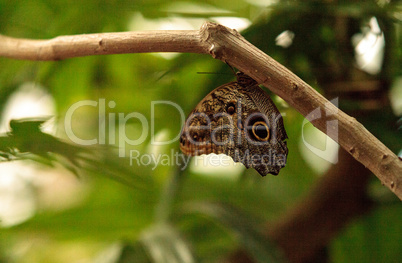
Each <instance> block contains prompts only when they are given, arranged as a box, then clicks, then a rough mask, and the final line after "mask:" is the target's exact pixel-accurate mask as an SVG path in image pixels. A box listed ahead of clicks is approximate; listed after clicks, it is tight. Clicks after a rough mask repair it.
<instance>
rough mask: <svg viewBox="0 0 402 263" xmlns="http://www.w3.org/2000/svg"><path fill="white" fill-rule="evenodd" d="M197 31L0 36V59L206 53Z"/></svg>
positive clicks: (57, 58)
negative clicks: (35, 37)
mask: <svg viewBox="0 0 402 263" xmlns="http://www.w3.org/2000/svg"><path fill="white" fill-rule="evenodd" d="M204 45H205V43H204V42H202V41H201V38H200V34H199V31H197V30H169V31H162V30H161V31H137V32H120V33H102V34H86V35H75V36H59V37H56V38H53V39H49V40H31V39H18V38H12V37H7V36H3V35H0V56H2V57H8V58H14V59H24V60H61V59H66V58H73V57H82V56H92V55H108V54H123V53H150V52H182V53H206V47H205V46H204Z"/></svg>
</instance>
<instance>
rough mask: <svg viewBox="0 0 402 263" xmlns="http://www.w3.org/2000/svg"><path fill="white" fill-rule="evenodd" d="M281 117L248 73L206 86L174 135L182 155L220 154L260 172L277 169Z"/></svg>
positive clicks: (282, 148) (281, 153)
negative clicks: (207, 90) (208, 89)
mask: <svg viewBox="0 0 402 263" xmlns="http://www.w3.org/2000/svg"><path fill="white" fill-rule="evenodd" d="M286 138H287V135H286V131H285V128H284V126H283V120H282V116H281V114H280V113H279V111H278V109H277V108H276V106H275V104H274V103H273V102H272V100H271V98H270V97H269V96H268V94H266V93H265V92H264V91H263V90H262V89H261V88H260V87H259V86H258V85H257V82H255V81H254V80H253V79H252V78H250V77H248V76H247V75H244V74H243V73H239V74H238V77H237V81H234V82H230V83H227V84H225V85H222V86H220V87H218V88H216V89H214V90H213V91H211V92H210V93H209V94H208V95H207V96H206V97H205V98H204V99H203V100H202V101H201V102H200V103H199V104H198V105H197V106H196V107H195V109H194V110H193V111H192V112H191V113H190V115H189V117H188V118H187V121H186V123H185V125H184V127H183V130H182V133H181V137H180V148H181V150H182V152H183V153H184V154H186V155H192V156H195V155H202V154H209V153H215V154H221V153H223V154H226V155H228V156H230V157H232V158H233V160H234V161H235V162H241V163H243V164H244V165H245V166H246V167H247V168H249V167H253V168H254V169H256V170H257V171H258V172H259V173H260V174H261V175H262V176H265V175H266V174H268V173H272V174H278V173H279V170H280V169H281V168H282V167H284V166H285V164H286V159H287V153H288V149H287V146H286V142H285V141H284V140H285V139H286Z"/></svg>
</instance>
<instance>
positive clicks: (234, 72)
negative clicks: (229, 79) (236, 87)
mask: <svg viewBox="0 0 402 263" xmlns="http://www.w3.org/2000/svg"><path fill="white" fill-rule="evenodd" d="M225 63H226V65H228V66H229V68H230V69H231V70H232V72H233V75H235V76H236V75H237V74H236V70H235V69H234V67H232V66H231V65H230V64H229V63H227V62H225Z"/></svg>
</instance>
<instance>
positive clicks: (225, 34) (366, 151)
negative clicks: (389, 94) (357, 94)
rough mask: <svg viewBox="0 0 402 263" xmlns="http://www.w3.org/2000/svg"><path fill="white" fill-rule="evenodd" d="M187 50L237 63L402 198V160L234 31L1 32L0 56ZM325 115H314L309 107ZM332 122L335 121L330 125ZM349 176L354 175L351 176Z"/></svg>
mask: <svg viewBox="0 0 402 263" xmlns="http://www.w3.org/2000/svg"><path fill="white" fill-rule="evenodd" d="M144 52H189V53H204V54H211V55H212V56H213V57H214V58H217V59H220V60H222V61H224V62H227V63H229V64H230V65H232V66H234V67H236V68H238V69H239V70H241V71H243V72H244V73H246V74H248V75H249V76H251V77H253V78H254V79H255V80H257V81H258V82H259V83H261V84H263V85H264V86H266V87H267V88H269V89H270V90H272V91H273V92H274V93H276V94H277V95H279V96H280V97H282V98H283V99H284V100H285V101H286V102H288V103H289V104H290V105H291V106H293V107H294V108H295V109H297V110H298V111H299V112H300V113H301V114H303V115H304V116H306V118H307V119H309V120H311V122H312V124H313V125H314V126H315V127H317V128H318V129H319V130H321V131H322V132H324V133H326V134H327V135H328V136H329V137H331V138H332V139H334V140H335V141H337V142H338V143H339V144H340V145H341V146H342V147H343V148H344V149H345V150H346V151H348V152H349V153H350V154H351V155H352V156H353V157H354V158H355V159H356V160H358V161H359V162H361V163H362V164H363V165H364V166H366V167H367V168H368V169H370V170H371V171H372V172H373V173H374V174H375V175H376V176H377V177H378V178H379V179H380V180H381V182H382V184H384V185H386V186H387V187H388V188H389V189H390V190H391V191H392V192H394V193H395V194H396V195H397V196H398V197H399V198H400V199H401V200H402V161H401V160H400V159H399V158H398V157H397V156H396V155H395V154H394V153H393V152H392V151H391V150H389V149H388V148H387V147H386V146H385V145H384V144H383V143H381V142H380V141H379V140H378V139H377V138H375V137H374V136H373V135H372V134H371V133H370V132H369V131H368V130H367V129H366V128H364V126H363V125H362V124H360V123H359V122H358V121H356V119H355V118H353V117H350V116H349V115H347V114H345V113H344V112H342V111H341V110H339V109H338V108H337V107H336V106H334V105H333V104H332V103H330V102H329V101H328V100H327V99H325V98H324V97H323V96H322V95H320V94H319V93H318V92H317V91H315V90H314V89H313V88H312V87H311V86H309V85H308V84H307V83H305V82H304V81H303V80H301V79H300V78H299V77H297V76H296V75H295V74H293V73H292V72H291V71H289V70H288V69H286V68H285V67H284V66H282V65H281V64H279V63H278V62H276V61H275V60H274V59H272V58H271V57H269V56H268V55H267V54H265V53H264V52H262V51H261V50H259V49H258V48H256V47H255V46H253V45H252V44H250V43H249V42H248V41H247V40H246V39H244V38H243V37H242V36H241V35H240V34H239V33H238V32H237V31H236V30H231V29H229V28H226V27H224V26H222V25H219V24H215V23H210V22H206V23H204V24H203V26H202V27H201V29H200V31H196V30H181V31H147V32H126V33H104V34H89V35H77V36H60V37H56V38H54V39H50V40H27V39H15V38H10V37H6V36H1V35H0V56H4V57H9V58H14V59H26V60H58V59H65V58H72V57H79V56H89V55H105V54H121V53H144ZM316 109H319V113H320V114H324V116H325V115H326V116H329V115H330V117H331V118H332V120H337V122H332V124H331V125H328V127H327V122H326V120H325V118H318V119H316V120H313V118H314V117H315V116H309V114H310V113H311V112H313V111H314V110H316ZM333 124H337V125H338V128H337V127H336V126H333ZM351 176H353V175H351Z"/></svg>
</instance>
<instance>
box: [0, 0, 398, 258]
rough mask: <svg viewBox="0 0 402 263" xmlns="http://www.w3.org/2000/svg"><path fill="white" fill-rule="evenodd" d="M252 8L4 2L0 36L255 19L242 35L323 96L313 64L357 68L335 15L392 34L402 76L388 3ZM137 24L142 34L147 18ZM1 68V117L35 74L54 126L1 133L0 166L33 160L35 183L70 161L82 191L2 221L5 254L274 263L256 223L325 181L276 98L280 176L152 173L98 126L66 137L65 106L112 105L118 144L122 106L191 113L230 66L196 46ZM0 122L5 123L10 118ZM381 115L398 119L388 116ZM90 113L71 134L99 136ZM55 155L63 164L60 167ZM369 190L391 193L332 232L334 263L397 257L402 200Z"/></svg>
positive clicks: (175, 127)
mask: <svg viewBox="0 0 402 263" xmlns="http://www.w3.org/2000/svg"><path fill="white" fill-rule="evenodd" d="M252 2H254V1H242V0H235V1H233V0H232V1H219V2H216V1H202V2H201V1H189V2H187V4H188V5H200V6H201V7H205V8H206V10H207V11H201V12H198V11H197V9H195V11H193V12H191V11H180V10H179V11H172V10H171V9H169V7H170V6H171V5H173V2H166V1H159V0H153V1H115V0H110V1H102V2H100V1H95V0H86V1H84V2H72V1H64V0H57V1H49V0H35V1H28V0H22V1H7V0H0V33H1V34H4V35H8V36H13V37H21V38H34V39H48V38H52V37H56V36H59V35H73V34H85V33H101V32H114V31H127V30H129V29H130V27H129V24H130V22H131V23H132V19H133V17H134V16H135V15H136V14H138V13H141V14H142V16H143V17H144V19H150V21H156V19H159V21H160V20H161V19H166V21H169V22H171V21H172V20H171V19H172V18H176V17H179V18H184V19H201V20H210V19H213V17H216V16H227V17H239V18H244V19H249V20H250V21H251V25H250V27H249V28H248V29H247V30H245V31H244V32H243V33H242V34H243V35H244V36H245V37H246V38H247V39H248V40H249V41H250V42H251V43H253V44H254V45H256V46H257V47H259V48H261V49H262V50H264V51H265V52H267V53H268V54H269V55H270V56H272V57H274V58H275V59H277V60H278V61H279V62H280V63H283V64H284V65H285V66H287V67H289V68H290V69H291V70H292V71H294V72H295V73H296V74H297V75H299V76H300V77H302V78H303V79H304V80H306V81H307V82H308V83H310V84H311V85H312V86H314V87H316V88H317V89H318V90H320V91H325V87H323V86H322V85H320V84H322V82H323V80H325V79H324V76H323V75H320V74H321V73H322V71H319V70H317V69H320V68H321V69H322V68H328V67H329V65H330V64H331V60H339V61H342V63H340V64H341V65H343V66H345V67H346V66H348V67H354V65H353V63H354V62H353V56H351V54H344V55H345V56H341V54H339V53H336V52H335V51H334V50H336V48H337V42H336V33H335V31H336V30H337V29H336V27H335V25H334V24H333V23H332V22H333V20H332V19H334V18H336V17H338V16H341V17H345V16H346V17H351V18H353V19H355V24H354V26H352V27H351V28H349V29H350V30H354V31H353V32H358V31H359V30H360V26H362V25H363V24H364V22H365V21H367V20H368V19H369V18H370V17H372V16H377V18H378V19H382V20H381V23H382V25H386V26H384V28H386V29H387V30H389V31H384V33H385V34H386V36H387V41H388V42H386V49H387V51H386V58H387V59H389V58H393V59H391V60H386V62H385V63H384V64H386V65H387V67H384V70H383V71H382V73H381V74H383V76H382V77H381V78H387V79H388V80H389V81H393V80H394V79H395V78H396V77H397V76H398V73H400V72H398V70H395V65H397V63H398V58H396V59H395V57H396V55H397V54H400V47H399V50H398V47H397V46H396V45H397V44H396V41H395V39H396V36H395V35H396V34H395V30H396V29H398V28H400V25H399V27H398V26H396V27H395V28H396V29H395V28H394V27H392V25H394V23H395V20H396V19H397V16H396V15H394V13H393V11H392V10H394V8H395V4H394V3H391V4H386V1H353V2H352V3H349V2H348V1H339V3H338V5H336V4H323V3H322V2H320V1H300V2H299V1H279V2H278V3H276V4H272V5H267V6H266V7H261V6H257V5H254V4H252ZM382 2H384V4H383V5H384V6H383V7H381V3H382ZM214 8H215V9H214ZM169 10H170V11H169ZM193 10H194V9H193ZM202 10H204V9H202ZM208 10H212V11H208ZM326 18H328V19H326ZM162 21H163V20H162ZM191 21H192V22H193V23H198V22H197V21H196V20H191ZM135 27H136V28H137V30H139V29H141V28H142V25H141V24H136V25H135ZM285 30H292V31H293V32H295V33H296V38H295V42H294V43H293V45H292V46H291V47H290V48H288V49H285V48H282V47H280V46H278V45H276V44H275V38H276V37H277V36H278V35H279V34H280V33H281V32H283V31H285ZM399 62H400V61H399ZM0 65H1V66H0V114H4V113H5V107H6V103H7V101H8V100H9V98H10V97H11V96H12V95H13V94H14V92H16V91H17V90H18V88H19V87H20V86H21V85H22V84H23V83H27V82H30V83H32V82H33V83H37V84H38V85H40V86H41V87H44V89H46V91H47V92H48V93H49V94H50V95H51V96H52V97H53V99H54V101H55V107H56V109H55V111H56V115H55V116H54V117H55V120H56V126H57V132H56V135H50V134H48V133H44V132H43V131H42V130H41V129H40V125H41V124H42V122H43V121H44V120H38V119H26V120H21V121H14V122H12V123H10V128H11V129H9V133H7V134H6V133H4V134H3V135H2V136H1V137H0V153H1V156H0V158H1V159H0V160H1V161H2V162H4V163H6V162H9V161H10V160H14V161H15V162H17V160H16V159H25V162H28V163H32V160H33V161H34V163H35V164H36V166H37V168H38V170H37V171H38V173H37V175H35V176H37V177H41V172H40V171H42V170H43V171H48V170H49V166H51V167H54V168H52V169H53V170H51V171H54V173H55V174H57V173H59V172H60V169H61V170H63V169H64V168H67V169H68V170H69V171H71V172H72V173H70V174H67V175H66V174H63V176H72V177H74V174H75V175H77V177H76V178H75V177H74V178H75V180H78V181H79V182H80V184H83V185H86V186H87V188H85V191H86V194H85V196H84V197H83V198H82V200H81V201H80V202H79V203H77V204H75V205H73V206H70V207H68V208H64V209H63V208H60V209H46V207H41V203H40V202H41V201H40V200H41V199H40V198H38V199H37V200H35V202H37V208H36V211H35V213H34V215H33V216H32V217H31V218H29V219H28V220H26V221H24V222H22V223H20V224H18V225H14V226H11V227H4V228H1V229H0V262H45V261H46V262H74V261H79V260H80V259H81V260H84V261H80V262H87V261H92V260H95V261H96V259H99V258H102V257H103V256H104V255H107V256H105V258H109V260H108V261H99V262H198V261H200V262H211V261H215V262H218V261H219V259H222V258H224V257H225V255H227V254H228V253H230V252H231V251H233V250H234V249H236V248H237V247H243V248H245V249H246V250H247V251H248V252H249V253H250V254H251V255H252V257H253V258H254V259H255V260H256V262H281V257H280V255H279V256H278V255H277V251H276V249H275V247H274V246H273V245H271V244H270V242H269V241H268V240H266V238H264V237H263V235H262V233H260V231H261V229H262V226H263V222H266V221H274V220H275V219H278V218H280V216H281V215H283V214H284V212H285V211H286V210H287V209H289V208H291V207H292V206H293V205H294V204H295V202H296V201H297V200H300V199H301V198H302V197H303V195H304V194H305V193H306V192H307V191H308V189H310V187H311V185H312V184H313V183H314V182H315V181H316V179H317V178H318V177H319V176H320V175H319V174H317V173H316V172H314V169H312V168H311V167H310V166H309V165H308V164H307V163H306V162H305V161H304V159H303V157H302V154H301V153H300V150H299V143H300V142H299V141H300V137H301V132H302V131H301V126H302V122H303V116H301V115H300V114H299V113H297V112H296V111H295V110H294V109H291V108H288V107H286V105H282V104H281V105H279V104H278V107H279V108H280V111H281V112H284V113H286V117H285V118H284V121H285V126H286V129H287V133H288V135H289V138H290V139H289V140H288V147H289V153H290V154H289V159H288V164H287V166H286V168H285V169H283V170H282V171H281V173H280V175H278V176H277V177H272V176H268V177H265V178H261V177H260V176H259V175H258V174H257V173H256V172H255V171H252V170H245V171H244V173H243V174H242V176H241V177H240V178H237V177H236V178H235V179H232V178H229V177H227V176H226V177H222V176H220V175H219V174H217V175H211V176H205V175H202V174H198V173H194V172H192V170H191V169H189V168H186V169H184V171H182V170H181V168H182V167H180V166H179V167H178V166H160V167H157V168H156V169H154V170H152V169H151V167H145V166H138V165H136V164H135V163H134V165H130V160H129V158H127V157H126V158H119V156H118V155H119V152H118V149H117V143H114V142H109V141H108V138H109V136H110V130H109V129H106V142H109V143H110V144H111V145H109V146H105V145H99V146H94V147H92V146H88V147H81V146H77V145H75V144H74V143H73V142H71V141H69V140H68V137H67V136H66V134H65V129H64V128H65V127H64V118H65V116H66V112H68V109H69V108H70V107H71V106H72V105H73V104H74V103H77V102H79V101H82V100H92V101H96V102H98V103H99V102H100V99H105V101H106V105H109V104H108V103H109V102H110V101H114V102H115V103H116V105H115V107H114V108H112V107H106V113H105V114H106V115H105V116H106V119H105V121H106V124H107V125H109V122H110V123H112V124H113V125H112V126H111V127H114V129H116V133H117V134H116V139H119V136H118V132H119V131H120V130H119V129H120V128H121V127H120V128H119V127H118V122H117V120H118V119H117V118H118V113H124V114H126V115H127V114H129V113H132V112H138V113H141V114H143V115H144V116H145V117H146V119H147V120H148V122H150V121H151V116H152V114H151V102H153V101H160V100H166V101H171V102H174V103H177V104H178V105H180V106H181V107H182V109H183V110H184V112H185V114H188V113H189V112H190V111H191V109H192V108H193V107H194V106H195V105H196V104H197V103H198V101H199V100H200V99H202V98H203V97H204V96H205V94H207V93H208V92H209V91H210V90H212V89H213V88H215V87H217V86H218V85H222V84H224V83H226V82H228V81H232V80H233V75H232V73H231V71H230V69H229V68H228V67H227V65H225V64H223V63H221V62H220V61H216V60H214V59H212V58H211V57H209V56H205V55H196V54H180V55H178V56H176V57H174V58H171V59H166V58H164V57H162V56H159V55H155V54H124V55H109V56H94V57H85V58H74V59H67V60H64V61H56V62H30V61H18V60H11V59H5V58H0ZM399 70H400V69H399ZM197 72H217V73H219V74H209V75H208V74H197ZM326 76H327V75H326ZM334 77H335V76H334ZM375 77H378V76H374V77H373V78H375ZM158 107H159V108H158ZM158 107H157V108H156V111H155V112H154V116H153V117H154V119H153V121H154V123H155V134H163V135H164V136H165V137H168V138H174V137H175V136H176V135H177V134H178V133H179V132H180V130H181V127H180V116H179V114H178V112H177V110H176V109H175V108H173V107H171V106H168V105H164V106H162V105H161V106H158ZM109 114H115V117H116V119H115V120H114V121H113V120H111V118H110V116H111V115H109ZM391 115H392V114H391V113H390V115H387V116H391ZM37 117H42V116H37ZM2 118H3V119H2V120H1V121H4V118H5V116H4V115H3V117H2ZM389 119H390V120H389V121H390V122H392V121H393V119H392V117H390V118H389ZM99 121H101V120H100V119H99V113H98V111H97V108H96V107H92V108H88V107H87V108H85V110H79V111H77V112H76V113H75V115H74V116H73V124H74V125H73V130H74V132H75V133H76V134H77V136H78V135H79V136H80V137H82V138H86V139H92V138H97V136H98V134H99ZM394 126H395V123H394ZM107 127H109V126H107ZM383 127H384V126H383V124H381V123H379V122H375V123H373V124H372V130H377V131H378V134H380V135H381V134H382V132H384V133H383V134H385V135H386V136H383V137H385V138H384V140H388V141H389V145H391V146H394V149H395V150H398V149H401V145H400V137H397V136H400V133H399V134H398V133H397V132H398V131H397V128H395V129H392V128H390V129H388V128H386V129H385V131H384V128H383ZM140 129H141V126H140V123H138V122H136V121H133V122H132V123H130V125H129V127H128V128H127V129H126V133H127V136H128V137H129V138H131V139H133V140H134V139H137V138H138V137H139V135H140V133H141V131H140ZM149 132H150V131H149ZM398 143H399V145H398ZM128 149H134V150H138V151H140V152H141V153H149V152H151V151H152V147H151V146H150V136H147V139H146V141H145V142H144V143H143V144H141V145H139V146H135V147H132V148H128ZM172 150H173V151H178V141H176V142H175V143H171V144H169V145H166V146H164V147H158V148H157V151H159V152H160V153H165V154H170V152H171V151H172ZM18 162H20V161H18ZM60 163H61V164H62V165H63V167H64V168H63V167H60V166H58V165H56V164H60ZM2 165H3V163H0V176H8V177H10V176H14V175H13V174H5V173H3V172H1V169H2ZM27 180H33V179H32V178H31V179H27ZM374 183H375V184H379V182H378V181H375V182H374ZM30 187H31V188H33V189H35V191H38V194H39V192H40V191H41V189H38V188H37V186H36V185H35V184H34V183H32V185H31V186H30ZM379 187H380V186H379ZM380 192H381V191H380ZM384 196H385V197H384ZM390 196H391V197H390ZM0 198H1V195H0ZM373 198H378V200H377V201H378V202H380V201H381V200H390V201H385V202H384V201H383V202H382V203H381V204H379V208H377V209H376V210H375V211H374V212H373V213H370V214H369V215H367V216H365V217H363V218H361V219H359V220H358V221H356V222H354V223H353V224H352V225H350V226H349V227H348V228H346V229H345V230H344V232H343V233H342V234H341V235H340V236H339V237H338V238H336V239H335V240H334V242H333V244H332V245H331V247H330V255H331V260H332V261H333V262H358V261H359V262H379V261H383V262H385V261H386V262H397V261H398V260H399V259H400V256H401V254H400V252H401V251H402V238H401V237H402V233H401V229H402V225H401V220H400V218H401V213H402V210H401V206H400V204H399V201H397V200H396V198H395V197H393V196H392V195H391V194H390V193H388V192H386V193H382V192H381V193H380V195H377V196H375V197H373ZM387 198H388V199H387ZM0 202H1V199H0ZM85 260H86V261H85ZM164 260H165V261H164Z"/></svg>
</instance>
